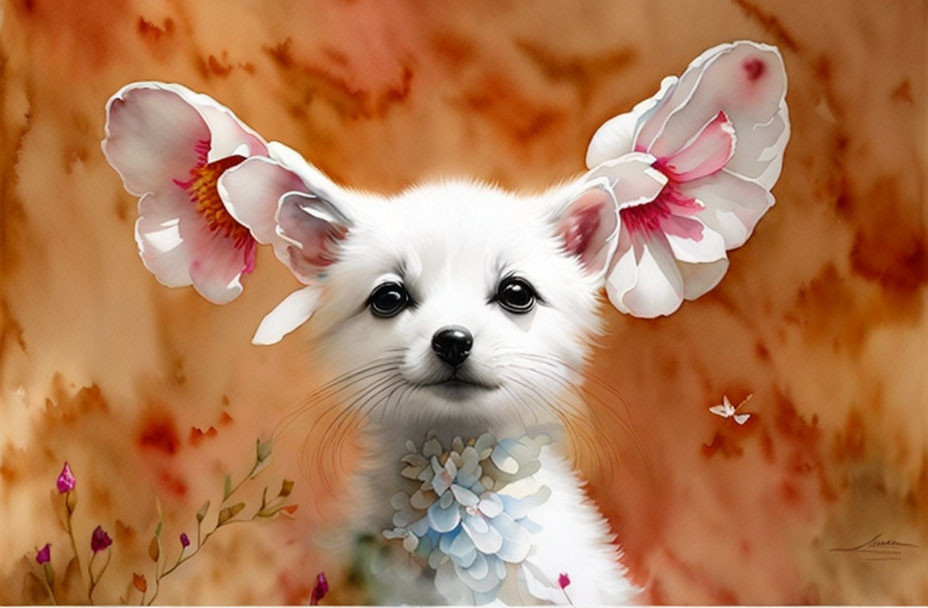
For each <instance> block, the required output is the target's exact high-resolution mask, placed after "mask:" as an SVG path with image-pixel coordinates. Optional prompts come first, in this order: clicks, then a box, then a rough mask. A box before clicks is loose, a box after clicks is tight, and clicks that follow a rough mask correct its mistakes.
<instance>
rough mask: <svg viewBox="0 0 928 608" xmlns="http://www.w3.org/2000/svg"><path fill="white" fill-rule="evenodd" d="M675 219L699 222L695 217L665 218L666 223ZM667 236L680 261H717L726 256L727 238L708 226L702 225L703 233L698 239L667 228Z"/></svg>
mask: <svg viewBox="0 0 928 608" xmlns="http://www.w3.org/2000/svg"><path fill="white" fill-rule="evenodd" d="M674 221H681V222H682V221H687V222H698V220H696V219H693V218H681V217H679V216H671V217H669V218H667V219H666V220H665V223H672V222H674ZM700 224H701V222H700ZM665 236H666V237H667V242H668V243H669V244H670V250H671V251H672V252H673V257H675V258H676V259H677V260H678V261H680V262H689V263H692V264H701V263H705V262H715V261H717V260H720V259H722V258H724V257H725V239H723V238H722V235H720V234H719V233H718V232H716V231H714V230H712V229H711V228H707V227H706V226H702V235H701V238H699V239H698V240H697V239H692V238H688V237H686V236H680V235H679V234H677V233H674V232H673V231H672V230H667V231H666V233H665Z"/></svg>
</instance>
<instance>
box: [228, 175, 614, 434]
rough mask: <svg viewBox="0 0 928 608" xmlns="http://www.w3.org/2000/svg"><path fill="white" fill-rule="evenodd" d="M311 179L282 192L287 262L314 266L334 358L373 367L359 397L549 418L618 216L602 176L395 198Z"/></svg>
mask: <svg viewBox="0 0 928 608" xmlns="http://www.w3.org/2000/svg"><path fill="white" fill-rule="evenodd" d="M248 170H249V167H248V166H245V167H243V168H242V171H243V172H247V171H248ZM301 173H302V174H303V175H310V176H312V175H313V174H311V173H307V172H306V171H301ZM304 185H305V190H306V192H292V193H290V194H287V195H285V196H284V197H283V198H282V199H281V202H280V207H279V211H278V213H277V221H278V225H279V232H280V236H282V237H283V238H284V239H285V240H286V243H287V244H286V256H287V259H288V261H289V263H290V264H291V265H292V266H294V267H296V268H299V269H300V272H302V273H305V274H306V275H313V276H314V280H313V284H314V285H315V286H316V289H317V292H316V294H315V295H316V297H317V298H318V299H317V300H316V302H315V306H316V310H315V313H314V315H313V317H312V319H311V320H310V322H309V323H308V325H309V326H310V327H311V330H310V333H311V334H312V339H313V341H314V342H315V344H316V346H317V347H318V348H319V350H320V352H322V353H324V357H325V359H326V362H327V363H328V364H329V365H330V366H334V368H335V369H336V370H337V371H339V372H342V373H354V372H358V373H364V372H365V370H367V371H368V375H369V378H368V380H369V381H368V383H366V385H367V386H368V387H371V388H370V390H369V391H366V392H363V393H361V394H360V395H359V398H360V399H359V401H358V402H357V403H355V404H354V406H355V407H359V408H360V407H364V406H367V407H368V409H370V410H373V411H374V412H379V413H380V414H381V415H387V413H386V412H388V414H389V416H391V417H395V418H399V419H404V418H405V417H407V416H417V417H418V416H424V415H429V416H430V415H434V416H445V417H448V416H451V417H458V416H461V417H479V418H481V419H483V418H489V419H503V418H504V419H506V420H519V419H520V418H521V419H522V420H525V417H526V416H527V417H529V419H530V420H532V422H535V421H536V420H538V419H541V420H543V419H547V418H550V417H551V416H553V414H554V412H553V411H552V407H556V406H555V405H554V404H553V403H550V400H551V398H552V395H555V394H557V393H560V392H563V388H564V387H563V386H561V384H563V383H564V382H567V381H570V378H571V377H572V375H573V370H576V369H578V368H579V367H580V366H581V364H582V362H583V358H584V356H585V355H586V354H587V348H588V346H587V344H588V339H589V337H590V335H591V334H592V333H593V332H595V331H596V330H597V328H598V317H597V314H596V306H597V300H598V294H599V293H600V292H601V288H602V284H603V276H604V272H605V268H606V265H607V263H608V261H609V259H610V257H611V254H612V252H613V250H614V248H615V244H616V235H617V229H618V211H617V208H616V205H615V201H614V199H613V197H612V195H611V193H610V192H609V190H608V187H607V184H606V183H605V181H596V182H593V183H592V184H591V183H574V184H570V185H566V186H561V187H556V188H553V189H551V190H549V191H547V192H545V193H542V194H538V195H534V196H519V195H516V194H512V193H509V192H505V191H503V190H500V189H497V188H493V187H490V186H486V185H478V184H474V183H468V182H463V181H448V182H440V183H435V184H429V185H424V186H419V187H415V188H412V189H410V190H408V191H406V192H404V193H402V194H399V195H397V196H394V197H390V198H384V197H379V196H373V195H360V194H357V193H353V192H350V191H347V190H344V189H341V188H338V187H337V186H334V185H333V184H331V182H328V180H322V179H320V181H318V182H316V183H314V181H313V178H312V177H310V178H309V179H307V180H304ZM365 400H366V403H365Z"/></svg>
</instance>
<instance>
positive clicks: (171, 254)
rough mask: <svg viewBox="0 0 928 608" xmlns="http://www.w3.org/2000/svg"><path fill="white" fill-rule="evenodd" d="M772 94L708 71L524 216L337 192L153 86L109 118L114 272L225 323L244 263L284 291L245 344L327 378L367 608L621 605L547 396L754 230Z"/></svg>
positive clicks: (768, 159)
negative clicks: (118, 260)
mask: <svg viewBox="0 0 928 608" xmlns="http://www.w3.org/2000/svg"><path fill="white" fill-rule="evenodd" d="M785 90H786V75H785V70H784V68H783V63H782V59H781V57H780V55H779V53H778V52H777V50H776V49H775V48H773V47H770V46H767V45H762V44H756V43H751V42H739V43H733V44H726V45H721V46H719V47H715V48H713V49H710V50H708V51H706V52H705V53H703V54H702V55H701V56H700V57H698V58H697V59H696V60H694V61H693V63H691V65H690V66H689V68H688V69H687V70H686V71H685V72H684V73H683V74H682V76H681V77H680V78H679V79H678V78H675V77H671V78H666V79H664V81H663V82H662V85H661V89H660V91H659V92H658V93H657V94H656V95H655V96H654V97H652V98H650V99H648V100H646V101H644V102H642V103H640V104H638V105H637V106H636V107H635V108H634V110H633V111H632V112H630V113H627V114H623V115H620V116H617V117H615V118H613V119H611V120H610V121H608V122H607V123H605V124H604V125H603V126H602V127H601V128H600V129H599V131H597V133H596V134H595V136H594V137H593V140H592V142H591V144H590V148H589V151H588V154H587V164H588V167H589V169H590V171H589V172H588V173H587V174H585V175H584V176H582V177H580V178H578V179H576V180H573V181H570V182H567V183H565V184H562V185H560V186H557V187H554V188H552V189H550V190H548V191H546V192H543V193H541V194H534V195H519V194H514V193H510V192H505V191H502V190H500V189H498V188H495V187H491V186H488V185H486V184H479V183H474V182H467V181H445V182H437V183H431V184H426V185H422V186H418V187H415V188H412V189H410V190H408V191H406V192H404V193H402V194H400V195H397V196H394V197H381V196H378V195H374V194H364V193H358V192H354V191H351V190H348V189H344V188H341V187H339V186H338V185H336V184H334V183H333V182H332V181H331V180H329V179H328V178H327V177H326V176H325V175H323V174H321V173H320V172H319V171H318V170H317V169H315V168H314V167H313V166H312V165H310V164H309V163H307V162H306V161H305V160H303V158H302V157H300V155H299V154H298V153H296V152H294V151H293V150H291V149H289V148H287V147H286V146H283V145H282V144H279V143H276V142H271V143H266V142H265V141H264V140H263V139H261V138H260V136H258V135H257V134H256V133H254V132H253V131H251V130H250V129H248V128H247V127H246V126H245V125H244V124H243V123H241V122H240V121H239V120H238V119H237V118H236V117H235V116H234V115H233V114H232V113H231V112H230V111H229V110H228V109H226V108H224V107H222V106H221V105H219V104H218V103H216V102H215V101H213V100H212V99H210V98H208V97H206V96H203V95H196V94H193V93H192V92H190V91H188V90H186V89H184V88H183V87H180V86H179V85H167V84H163V83H138V84H135V85H130V86H128V87H126V88H124V89H123V90H122V91H120V92H119V93H118V94H117V95H115V96H114V98H113V99H112V100H111V101H110V104H109V105H108V106H107V111H108V115H107V138H106V140H105V141H104V152H105V153H106V154H107V157H108V159H109V160H110V162H111V164H113V166H114V167H115V168H116V169H117V170H118V171H119V172H120V174H121V175H122V176H123V179H124V181H125V184H126V187H127V189H129V190H130V191H132V192H135V193H138V194H141V195H142V199H141V201H140V215H141V217H140V219H139V222H138V223H137V225H136V238H137V241H138V243H139V251H140V254H141V256H142V259H143V261H144V262H145V264H146V266H147V267H148V268H149V269H150V270H152V272H154V273H155V274H156V276H158V278H159V280H161V281H162V282H163V283H165V284H167V285H171V286H180V285H187V284H192V285H194V287H196V288H197V290H198V291H199V292H200V293H201V294H203V295H204V296H205V297H207V298H209V299H210V300H211V301H214V302H217V303H225V302H228V301H229V300H231V299H234V298H235V297H236V296H237V295H238V294H239V293H240V292H241V289H242V285H241V282H240V279H241V277H242V276H243V274H246V273H248V272H250V271H251V270H252V269H253V267H254V249H255V245H256V244H263V245H267V244H270V245H272V246H273V248H274V250H275V253H276V254H277V257H278V258H279V259H280V260H281V261H282V262H283V263H285V264H286V265H287V266H288V267H289V268H290V270H291V271H292V272H293V274H294V275H295V276H296V277H297V278H298V279H299V280H300V281H301V282H302V283H303V284H304V285H305V287H303V288H302V289H300V290H299V291H297V292H295V293H293V294H291V296H289V297H288V298H287V299H285V300H284V301H283V302H282V303H281V304H280V305H279V306H278V307H277V308H276V309H275V310H274V311H272V312H271V313H270V314H269V315H268V316H267V317H266V318H265V319H264V321H263V322H262V324H261V326H260V327H259V329H258V332H257V334H256V336H255V342H256V343H262V344H271V343H274V342H276V341H278V340H280V339H281V337H282V336H283V335H284V334H286V333H287V332H289V331H292V330H293V329H295V328H296V327H298V326H300V325H302V324H303V323H304V322H306V321H307V320H309V324H308V327H309V330H308V332H309V334H310V336H311V337H312V339H313V340H314V341H315V343H316V344H317V345H318V346H319V348H320V349H321V350H322V351H323V352H324V353H325V356H326V359H327V363H328V365H329V366H330V367H332V368H334V369H335V370H337V371H338V372H340V375H339V376H338V378H337V379H336V380H334V381H333V382H332V383H331V384H330V385H329V391H330V394H335V395H337V396H338V397H339V398H340V399H341V400H342V408H343V411H344V413H345V415H357V416H360V417H363V418H365V419H367V420H369V424H367V425H366V426H365V427H364V442H365V456H364V463H363V466H362V468H361V470H360V472H359V473H358V483H355V484H352V487H356V488H358V491H357V495H356V496H354V497H353V498H352V502H353V505H354V508H355V509H356V517H355V519H354V521H355V522H356V523H355V528H354V529H353V530H352V532H353V533H354V534H357V535H360V537H362V538H364V539H366V541H365V543H366V544H365V545H364V546H363V547H361V548H360V550H352V551H349V552H348V553H349V554H348V555H346V556H345V558H346V559H348V560H351V561H352V563H353V567H354V568H355V571H356V574H357V575H358V576H359V577H360V579H361V580H364V581H365V583H366V584H368V585H369V591H370V594H371V595H370V599H371V600H372V601H376V602H380V603H407V604H423V603H429V604H431V603H456V604H462V603H486V602H490V601H494V600H499V601H503V602H505V603H515V604H525V603H538V602H551V603H567V602H571V601H572V602H576V603H580V604H623V603H628V602H630V601H632V600H634V598H635V594H636V593H637V591H638V590H637V589H636V588H635V587H634V585H632V584H631V583H630V582H629V580H628V579H627V578H626V576H625V570H624V568H623V567H622V565H621V564H620V551H619V548H618V546H617V545H616V544H614V542H613V539H612V537H611V536H610V534H609V529H608V526H607V524H606V522H605V520H604V519H603V518H602V516H601V515H600V514H599V513H598V511H597V509H596V507H595V506H593V505H592V504H591V503H590V502H589V501H588V500H587V499H586V498H585V497H584V494H583V492H582V490H581V487H582V481H581V479H580V478H579V477H578V476H577V474H576V473H575V472H574V470H573V469H572V468H571V465H570V463H568V462H567V460H566V459H565V456H564V454H563V449H562V442H561V436H562V432H561V426H562V422H563V421H564V420H565V419H569V418H571V417H577V416H580V417H582V416H584V415H585V411H584V406H583V404H582V403H580V402H578V401H577V400H576V399H574V398H572V396H571V395H572V390H571V389H572V387H574V386H576V385H577V384H578V383H580V382H582V376H581V369H582V367H583V364H584V361H585V359H586V358H587V357H588V356H589V355H590V352H591V351H590V346H589V341H590V338H591V337H592V336H594V335H595V334H597V332H598V331H599V329H600V327H599V320H598V315H597V306H598V304H599V300H600V298H599V294H600V293H601V291H602V288H603V287H604V286H605V287H606V292H607V294H608V297H609V300H610V301H611V302H612V304H613V305H615V306H616V308H618V309H619V310H620V311H622V312H625V313H629V314H634V315H636V316H641V317H654V316H658V315H662V314H670V313H672V312H673V311H674V310H676V309H677V308H678V307H679V306H680V305H681V303H682V302H683V300H684V299H687V300H693V299H695V298H698V297H699V296H700V295H702V294H704V293H706V292H707V291H709V290H710V289H712V288H713V287H714V286H715V285H716V284H717V283H718V282H719V281H720V280H721V279H722V277H723V276H724V274H725V271H726V270H727V267H728V259H727V255H726V251H727V250H729V249H733V248H735V247H739V246H741V245H742V244H743V243H744V242H745V241H746V240H747V238H748V237H749V236H750V234H751V232H752V231H753V229H754V226H755V225H756V223H757V222H758V221H759V219H760V218H761V216H762V215H763V214H764V213H765V212H766V211H767V210H768V209H769V208H770V206H772V205H773V202H774V201H773V196H772V195H771V194H770V189H771V188H772V186H773V184H774V183H775V182H776V180H777V178H778V176H779V173H780V168H781V165H782V158H783V149H784V147H785V145H786V142H787V140H788V138H789V121H788V114H787V108H786V102H785ZM310 317H312V318H311V319H310ZM349 389H350V390H349ZM338 428H339V427H337V426H336V429H338ZM355 549H358V547H357V546H355Z"/></svg>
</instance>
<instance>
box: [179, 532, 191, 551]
mask: <svg viewBox="0 0 928 608" xmlns="http://www.w3.org/2000/svg"><path fill="white" fill-rule="evenodd" d="M180 546H181V547H183V548H184V549H186V548H187V547H189V546H190V537H189V536H187V533H186V532H181V535H180Z"/></svg>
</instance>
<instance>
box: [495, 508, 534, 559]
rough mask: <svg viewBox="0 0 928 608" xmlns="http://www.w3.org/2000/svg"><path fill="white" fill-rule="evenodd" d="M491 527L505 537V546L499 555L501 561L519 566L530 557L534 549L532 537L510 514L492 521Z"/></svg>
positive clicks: (503, 514)
mask: <svg viewBox="0 0 928 608" xmlns="http://www.w3.org/2000/svg"><path fill="white" fill-rule="evenodd" d="M491 525H492V526H493V527H494V528H496V530H497V531H498V532H499V533H500V534H501V535H502V537H503V546H502V547H500V550H499V552H498V553H497V555H498V556H499V558H500V559H501V560H503V561H507V562H510V563H513V564H517V563H519V562H521V561H522V560H524V559H525V558H526V557H527V556H528V553H529V551H530V550H531V548H532V537H531V535H530V534H529V533H528V531H527V530H526V529H525V528H523V527H522V526H521V525H519V524H518V523H516V522H515V521H513V519H512V518H511V517H510V516H509V514H508V513H501V514H500V515H499V516H498V517H496V518H494V519H493V520H492V521H491Z"/></svg>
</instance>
